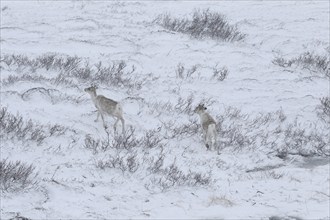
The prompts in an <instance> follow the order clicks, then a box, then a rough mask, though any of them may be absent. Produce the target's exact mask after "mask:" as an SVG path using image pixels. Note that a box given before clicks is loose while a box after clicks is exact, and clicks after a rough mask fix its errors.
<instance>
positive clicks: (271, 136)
mask: <svg viewBox="0 0 330 220" xmlns="http://www.w3.org/2000/svg"><path fill="white" fill-rule="evenodd" d="M207 8H209V9H210V10H211V11H215V12H220V13H222V14H224V15H225V16H226V17H227V20H228V21H229V23H231V24H236V25H237V28H238V29H239V30H240V31H241V32H242V33H245V34H246V37H245V39H244V40H242V41H239V42H224V41H217V40H212V39H209V38H205V39H195V38H191V37H190V36H188V35H186V34H183V33H176V32H173V31H168V30H165V29H164V28H163V27H161V26H160V25H158V24H156V23H154V22H153V21H154V20H155V19H156V18H157V16H158V15H160V14H163V13H170V14H171V15H172V16H173V17H185V16H186V17H189V15H191V13H192V12H193V11H194V10H195V9H207ZM329 26H330V25H329V2H328V1H138V2H134V1H126V2H120V1H74V0H73V1H41V0H40V1H4V0H1V29H0V30H1V60H2V61H1V108H3V107H5V108H7V111H8V112H9V113H11V114H13V115H16V114H19V115H21V116H22V117H23V120H26V121H27V120H30V119H31V120H32V121H34V122H35V123H37V124H39V125H40V126H43V127H42V128H43V129H46V127H47V126H51V125H55V124H57V125H61V126H62V127H63V129H64V131H63V132H62V133H60V132H59V133H58V134H56V135H50V134H49V133H47V132H46V131H45V135H46V136H47V137H46V138H45V139H43V140H42V141H40V142H38V141H35V140H28V138H25V139H24V138H23V139H22V138H18V137H16V136H15V133H14V135H12V134H13V133H10V132H9V133H8V134H6V133H2V134H3V135H4V136H3V138H2V140H1V160H4V159H6V160H7V161H16V160H19V161H22V162H25V163H27V164H33V165H34V166H35V167H36V170H35V172H37V173H38V175H37V177H36V180H37V184H35V185H34V186H33V187H32V188H26V189H23V190H21V191H16V192H12V191H2V192H1V219H8V218H12V217H14V216H16V215H17V213H19V214H18V215H21V216H24V217H27V218H31V219H60V218H61V219H119V218H120V219H128V218H134V219H135V218H140V219H155V218H160V219H164V218H166V219H167V218H175V219H178V218H184V219H268V218H269V217H272V216H273V217H274V216H278V217H279V218H288V219H289V218H291V219H294V218H301V219H329V218H330V211H329V207H330V188H329V181H330V174H329V172H330V168H329V157H326V156H324V155H323V157H322V155H315V156H313V157H311V156H309V157H302V156H301V155H296V154H292V155H291V154H289V156H288V157H286V158H284V159H281V158H279V157H278V156H276V152H277V151H276V150H277V149H283V148H286V147H287V148H291V147H292V146H291V144H292V143H293V142H294V143H296V142H297V141H298V142H299V141H301V143H302V145H304V146H302V148H303V149H304V150H306V149H307V151H308V150H310V149H309V148H310V147H313V146H314V145H313V143H314V142H317V141H319V139H315V140H314V139H313V140H312V137H316V136H308V135H307V134H309V133H310V132H314V133H315V134H316V135H318V136H317V137H319V136H321V137H322V138H324V140H326V142H325V144H326V145H327V146H326V147H329V132H328V131H327V129H329V125H328V124H326V122H324V121H322V120H321V119H320V118H319V117H318V116H317V112H318V106H319V105H320V99H321V98H323V97H327V96H329V78H327V77H325V76H315V75H313V73H312V72H311V71H309V70H307V69H306V68H301V67H299V66H298V67H296V66H293V67H290V68H283V67H280V66H278V65H275V64H274V63H273V62H272V61H273V60H274V58H276V57H284V58H286V59H291V58H293V57H298V56H299V55H301V54H303V53H305V52H313V53H315V54H319V55H327V56H329V51H330V44H329V35H330V31H329V30H330V27H329ZM50 54H55V56H56V57H58V58H61V57H63V59H66V58H67V57H68V56H70V57H74V56H77V57H78V58H79V59H81V62H80V64H79V65H81V66H80V67H81V68H83V67H86V66H85V63H87V62H88V63H89V65H90V67H92V69H93V70H95V68H96V66H97V64H98V63H99V62H102V65H103V66H107V65H111V64H113V62H114V63H119V62H120V61H124V62H125V63H126V65H127V66H126V68H125V70H124V71H126V72H129V71H132V73H131V75H127V76H131V77H132V78H131V79H130V80H131V82H134V81H135V82H137V83H139V85H138V86H134V85H131V86H127V84H123V85H115V84H114V83H112V82H102V81H98V80H95V81H91V80H89V79H94V78H90V77H86V78H85V79H84V78H81V77H80V78H79V77H76V76H75V75H74V74H73V75H66V74H67V73H68V71H65V70H63V69H59V68H58V69H56V68H50V69H48V70H47V69H46V68H44V67H35V66H34V67H32V66H31V65H30V64H22V65H17V64H13V63H10V64H9V63H6V62H4V57H6V56H7V55H9V56H11V55H23V56H26V57H28V59H30V61H31V60H33V59H34V58H36V57H42V56H44V57H47V56H49V55H50ZM9 56H7V58H6V59H9V58H8V57H9ZM178 65H182V66H184V67H185V69H186V70H189V69H191V68H193V67H194V66H196V67H197V70H196V72H195V73H193V74H192V76H190V77H187V78H184V79H181V78H180V77H178V73H177V71H178ZM133 66H134V67H133ZM223 66H225V67H226V68H227V69H228V72H229V74H228V76H227V78H226V79H224V80H223V81H220V80H215V79H213V78H212V74H213V73H212V71H213V68H214V67H223ZM133 68H134V71H133ZM15 77H16V78H15ZM61 77H62V81H60V80H57V81H56V80H55V79H59V78H61ZM64 80H67V82H66V81H64ZM92 83H96V84H98V87H99V89H98V92H99V93H100V94H103V95H105V96H106V97H109V98H112V99H114V100H118V101H121V102H122V105H123V108H124V118H125V120H126V129H127V130H128V131H131V130H130V129H135V133H134V137H136V139H139V138H140V139H141V138H142V139H143V138H145V139H146V137H147V136H148V135H147V133H148V132H149V133H150V134H153V136H152V138H151V139H152V140H159V141H160V143H158V144H155V147H150V148H148V147H146V146H144V145H146V143H147V142H146V141H141V142H140V143H139V144H137V146H135V145H134V143H131V144H132V145H134V146H133V147H132V148H129V149H122V148H120V147H119V148H118V149H116V148H115V147H111V146H110V147H109V146H108V145H107V146H108V147H107V149H105V150H102V149H101V147H100V146H99V148H97V149H94V150H93V149H89V148H88V146H90V145H89V144H88V143H90V142H88V140H91V139H93V140H96V141H100V142H101V141H104V142H107V143H115V140H116V137H114V135H113V129H112V124H113V123H114V120H113V119H112V118H109V117H108V118H107V124H108V125H109V128H108V130H107V132H106V131H105V130H104V128H103V127H102V123H101V121H99V122H94V119H95V118H96V112H95V107H94V105H93V103H92V102H91V100H90V97H89V96H88V94H87V93H85V92H84V88H86V87H88V86H90V85H91V84H92ZM33 88H37V89H33ZM180 98H181V99H180ZM189 98H191V99H190V100H191V105H189ZM187 100H188V101H187ZM202 101H205V102H206V103H207V104H209V105H208V112H209V113H210V114H211V115H213V116H214V117H215V118H216V119H217V122H218V123H219V124H220V122H219V121H221V123H222V124H221V126H220V127H218V128H219V138H218V141H219V146H220V151H219V152H216V151H207V150H206V148H205V146H204V144H203V142H202V137H201V133H202V131H201V128H200V127H199V130H198V132H196V130H195V131H194V129H193V128H194V126H195V128H196V120H199V118H198V115H196V114H193V113H192V112H191V108H193V107H195V106H196V105H197V104H199V103H200V102H202ZM180 104H183V106H180ZM186 106H187V109H185V107H186ZM229 109H232V111H235V109H239V110H240V111H241V113H240V114H238V115H236V116H235V113H233V112H231V113H230V110H229ZM269 113H270V114H269ZM267 115H269V117H268V118H267ZM283 115H285V116H283ZM254 117H255V118H256V120H255V121H254V122H253V118H254ZM197 122H198V121H197ZM182 125H187V126H188V131H187V132H184V129H183V128H182ZM290 125H292V126H293V129H296V130H295V131H301V130H305V133H304V132H302V135H305V136H303V137H304V138H305V139H303V138H301V139H299V140H298V139H294V138H292V137H291V139H290V138H288V137H287V136H285V135H286V134H287V135H291V136H294V135H297V133H294V132H291V133H290V131H289V130H288V129H287V127H288V126H289V127H290ZM180 126H181V127H180ZM189 127H190V130H189ZM174 128H177V129H176V130H175V129H174ZM286 129H287V130H286ZM284 130H286V131H287V133H285V132H282V131H284ZM180 131H181V132H182V133H180V134H178V132H180ZM234 131H235V132H236V133H235V134H236V136H235V135H234V136H230V137H231V138H232V139H231V141H228V139H230V137H229V134H230V132H234ZM288 133H289V134H288ZM221 135H222V136H221ZM225 135H227V136H226V137H224V136H225ZM240 135H241V136H240ZM260 135H261V136H262V137H260ZM48 136H49V137H48ZM294 137H296V136H294ZM157 138H158V139H157ZM142 139H141V140H142ZM238 139H239V140H242V141H239V140H238ZM293 139H294V141H292V140H293ZM244 140H246V141H244ZM250 140H255V141H250ZM313 141H314V142H313ZM312 142H313V143H312ZM228 143H231V144H228ZM272 143H273V145H272ZM100 145H101V144H100ZM86 146H87V147H86ZM272 146H274V148H272ZM326 147H325V148H326ZM292 148H294V147H292ZM305 148H306V149H305ZM130 156H132V157H133V158H134V161H135V163H136V164H135V165H136V170H131V171H129V170H125V171H123V169H120V168H118V167H116V168H110V167H109V165H108V164H106V162H107V161H108V160H111V159H109V158H111V157H114V158H115V157H118V158H120V157H124V159H123V161H125V162H127V158H128V157H130ZM159 158H161V161H162V162H163V163H162V164H161V167H159V169H158V170H157V171H154V172H153V171H152V170H151V169H150V166H152V165H155V161H156V160H157V159H159ZM101 162H102V163H101ZM171 165H174V166H175V168H178V169H179V171H178V173H180V172H182V173H183V174H182V173H181V174H182V175H183V176H179V177H178V182H175V176H174V177H173V176H171V174H169V172H170V171H173V170H171V169H170V166H171ZM173 172H174V171H173ZM189 173H190V174H191V173H193V174H194V173H199V174H201V179H199V181H197V180H196V178H197V177H196V176H193V177H191V176H189V175H188V174H189ZM166 177H168V179H166ZM181 177H182V178H181ZM171 178H173V179H171ZM180 178H181V179H180ZM185 178H186V179H185ZM203 178H204V179H203ZM172 180H173V182H171V181H172ZM194 180H196V184H194V183H192V181H194ZM203 180H205V182H203ZM180 181H182V182H180ZM171 183H173V186H172V185H171ZM168 184H169V185H168Z"/></svg>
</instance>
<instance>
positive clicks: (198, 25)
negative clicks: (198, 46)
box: [154, 9, 245, 41]
mask: <svg viewBox="0 0 330 220" xmlns="http://www.w3.org/2000/svg"><path fill="white" fill-rule="evenodd" d="M154 22H155V23H157V24H159V25H160V26H162V27H164V28H165V29H167V30H170V31H175V32H179V33H184V34H188V35H189V36H191V37H193V38H197V39H203V38H211V39H215V40H222V41H239V40H242V39H244V37H245V34H243V33H241V32H240V31H239V30H238V28H237V27H236V26H235V25H231V24H229V22H228V21H227V20H226V18H225V16H224V15H222V14H221V13H218V12H211V11H210V10H209V9H207V10H195V12H194V13H193V15H192V18H190V19H186V18H185V19H180V18H172V17H171V15H169V14H168V13H167V14H161V15H159V16H158V17H157V18H156V19H155V20H154Z"/></svg>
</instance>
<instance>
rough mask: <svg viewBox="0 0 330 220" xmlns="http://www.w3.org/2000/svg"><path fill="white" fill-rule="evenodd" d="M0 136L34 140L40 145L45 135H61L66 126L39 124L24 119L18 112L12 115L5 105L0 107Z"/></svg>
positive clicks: (10, 138) (2, 137)
mask: <svg viewBox="0 0 330 220" xmlns="http://www.w3.org/2000/svg"><path fill="white" fill-rule="evenodd" d="M0 128H1V129H0V138H1V139H3V140H4V139H9V140H12V139H17V140H21V141H35V142H37V144H38V145H40V144H41V143H42V142H43V141H44V140H45V139H46V138H47V137H50V136H59V135H63V134H64V133H65V132H66V131H67V128H65V127H63V126H61V125H57V124H55V125H41V124H38V123H36V122H33V121H32V120H31V119H30V120H27V121H26V120H24V119H23V117H22V116H20V115H19V114H17V115H13V114H11V113H9V112H8V110H7V108H6V107H2V108H1V109H0Z"/></svg>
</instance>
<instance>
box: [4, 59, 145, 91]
mask: <svg viewBox="0 0 330 220" xmlns="http://www.w3.org/2000/svg"><path fill="white" fill-rule="evenodd" d="M1 61H2V62H3V63H6V64H7V66H8V67H11V68H15V67H16V68H17V69H16V72H21V71H22V70H24V69H27V68H29V69H30V70H31V71H32V72H35V71H36V70H37V69H46V70H47V71H49V70H53V71H57V72H60V73H59V75H58V76H57V77H56V78H52V79H48V78H45V77H44V76H31V74H30V73H29V74H25V76H24V75H23V76H24V77H23V76H21V77H19V76H11V78H8V79H7V80H4V81H3V82H4V84H12V83H13V82H15V81H17V80H29V81H33V80H34V79H37V80H38V81H46V80H47V81H50V82H53V83H62V84H67V85H68V84H69V85H70V84H72V83H73V82H72V80H70V79H68V77H71V78H74V79H78V80H80V81H82V82H84V83H90V82H93V83H99V84H105V85H111V86H117V87H121V86H124V87H127V88H129V89H133V88H135V89H140V88H141V87H142V85H143V83H144V82H145V81H146V78H143V77H141V75H139V76H137V75H134V74H133V73H135V67H134V66H132V67H131V68H130V69H129V68H128V67H127V64H126V62H125V61H120V62H112V63H109V64H107V65H104V64H102V62H99V63H97V64H90V63H89V62H88V60H83V59H82V58H79V57H77V56H60V55H58V54H43V55H41V56H39V57H36V58H30V57H28V56H25V55H4V56H3V58H2V60H1ZM64 77H66V79H64Z"/></svg>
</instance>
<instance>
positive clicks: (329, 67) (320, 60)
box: [273, 52, 330, 78]
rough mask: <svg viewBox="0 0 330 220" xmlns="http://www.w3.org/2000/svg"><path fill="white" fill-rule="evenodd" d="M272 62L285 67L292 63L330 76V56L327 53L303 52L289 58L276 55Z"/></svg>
mask: <svg viewBox="0 0 330 220" xmlns="http://www.w3.org/2000/svg"><path fill="white" fill-rule="evenodd" d="M273 64H275V65H278V66H281V67H284V68H287V67H291V66H293V65H295V66H298V67H302V68H303V69H308V70H309V71H310V72H316V73H319V75H324V76H326V77H329V78H330V57H329V55H327V56H326V55H324V56H322V55H317V54H314V53H312V52H305V53H303V54H301V55H300V56H298V57H294V58H291V59H284V58H283V57H276V58H274V60H273Z"/></svg>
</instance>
